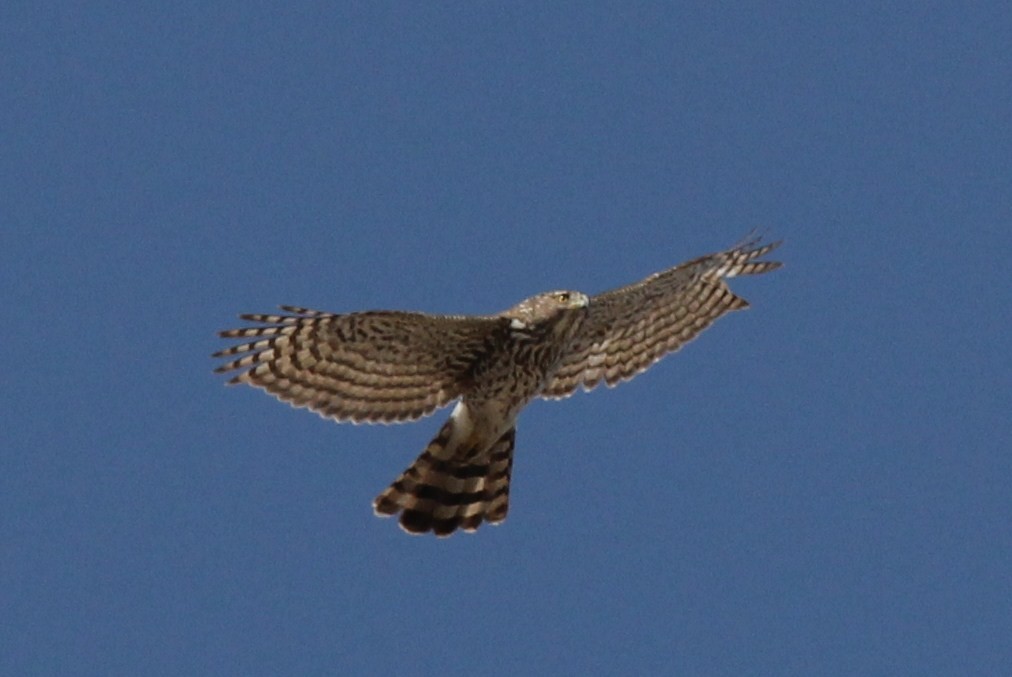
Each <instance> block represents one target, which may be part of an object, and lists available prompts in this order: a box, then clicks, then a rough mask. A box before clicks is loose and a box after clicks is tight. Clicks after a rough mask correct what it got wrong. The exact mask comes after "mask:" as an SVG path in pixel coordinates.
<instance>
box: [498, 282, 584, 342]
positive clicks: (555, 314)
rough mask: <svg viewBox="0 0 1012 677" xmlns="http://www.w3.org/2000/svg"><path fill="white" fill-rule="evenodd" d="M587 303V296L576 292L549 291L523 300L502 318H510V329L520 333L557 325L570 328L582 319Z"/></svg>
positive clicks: (560, 327)
mask: <svg viewBox="0 0 1012 677" xmlns="http://www.w3.org/2000/svg"><path fill="white" fill-rule="evenodd" d="M588 303H590V299H588V298H587V295H586V294H582V293H580V292H578V291H550V292H545V293H544V294H538V295H537V296H532V297H530V298H529V299H524V300H523V301H521V302H520V303H518V304H517V305H515V306H513V307H512V308H510V309H509V310H507V311H506V312H505V313H503V317H508V318H510V320H512V322H511V323H510V327H511V328H512V329H514V330H517V331H521V332H527V331H537V330H539V329H541V330H544V329H548V328H549V327H554V326H557V325H558V327H557V328H558V329H563V328H564V327H563V325H564V326H565V327H569V326H572V325H574V324H575V323H576V321H577V320H578V319H579V318H581V317H583V315H584V314H585V312H586V308H587V304H588ZM563 320H567V321H565V322H563Z"/></svg>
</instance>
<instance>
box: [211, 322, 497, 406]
mask: <svg viewBox="0 0 1012 677" xmlns="http://www.w3.org/2000/svg"><path fill="white" fill-rule="evenodd" d="M281 308H282V310H285V311H287V312H288V313H291V314H288V315H241V316H240V317H241V318H242V319H244V320H246V321H248V322H254V323H257V324H259V325H261V326H255V327H246V328H243V329H229V330H226V331H223V332H221V336H222V337H223V338H252V339H254V340H252V341H250V342H248V343H242V344H239V345H235V346H231V347H229V348H225V349H223V350H219V351H218V352H217V353H215V354H214V357H227V356H231V355H243V354H244V353H245V355H243V356H242V357H238V358H236V359H234V360H232V361H230V362H227V363H225V364H223V365H221V366H220V367H218V368H217V369H215V371H216V372H229V371H240V373H239V374H236V375H235V376H233V377H232V379H231V380H230V381H229V383H230V384H231V383H248V384H250V385H252V386H255V387H258V388H263V389H264V390H266V391H267V392H269V393H271V394H272V395H274V396H275V397H277V398H278V399H280V400H283V401H285V402H289V403H290V404H292V405H293V406H296V407H307V408H309V409H311V410H313V411H315V412H317V413H318V414H320V415H321V416H325V417H327V418H333V419H336V420H339V421H346V420H350V421H355V422H369V423H391V422H396V421H408V420H413V419H416V418H420V417H422V416H425V415H427V414H431V413H432V412H433V411H435V410H436V409H438V408H439V407H441V406H443V405H445V404H448V403H449V402H451V401H453V400H454V399H456V398H457V397H459V396H460V395H461V392H462V388H463V387H464V386H465V385H466V380H467V378H468V370H469V368H470V366H471V364H472V363H473V362H474V360H475V358H476V357H478V356H479V355H482V354H484V353H485V352H487V351H488V350H490V349H491V348H492V347H493V343H494V341H495V340H496V337H497V335H498V332H497V331H496V329H497V328H499V327H502V326H503V325H504V324H505V323H507V322H508V321H507V320H503V319H501V318H499V319H496V318H486V317H451V316H438V315H425V314H422V313H404V312H394V311H372V312H364V313H350V314H347V315H335V314H332V313H324V312H320V311H316V310H309V309H306V308H295V307H292V306H282V307H281Z"/></svg>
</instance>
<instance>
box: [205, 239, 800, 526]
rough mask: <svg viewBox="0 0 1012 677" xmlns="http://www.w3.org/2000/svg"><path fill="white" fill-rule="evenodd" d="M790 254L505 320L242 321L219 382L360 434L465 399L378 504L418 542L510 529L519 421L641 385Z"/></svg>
mask: <svg viewBox="0 0 1012 677" xmlns="http://www.w3.org/2000/svg"><path fill="white" fill-rule="evenodd" d="M779 244H780V243H779V242H775V243H772V244H767V245H760V244H759V242H758V239H752V240H748V241H745V242H743V243H741V244H739V245H737V246H736V247H733V248H731V249H729V250H727V251H723V252H718V253H716V254H710V255H708V256H703V257H700V258H698V259H694V260H692V261H689V262H687V263H683V264H681V265H679V266H676V267H674V268H671V269H669V270H666V271H664V272H661V273H657V274H654V275H651V276H650V277H648V278H646V279H645V280H643V281H641V282H638V283H636V284H632V285H629V286H626V287H621V288H619V289H615V290H612V291H609V292H605V293H603V294H600V295H598V296H594V297H592V298H588V297H587V296H585V295H584V294H581V293H580V292H570V291H557V292H548V293H545V294H539V295H537V296H533V297H531V298H529V299H527V300H525V301H523V302H521V303H519V304H518V305H516V306H514V307H513V308H511V309H509V310H507V311H505V312H503V313H499V314H497V315H491V316H485V317H464V316H439V315H427V314H423V313H408V312H394V311H370V312H362V313H349V314H343V315H338V314H333V313H325V312H320V311H315V310H308V309H306V308H297V307H293V306H282V309H283V310H284V311H286V313H287V314H282V315H241V316H240V317H241V318H242V319H244V320H247V321H249V322H252V323H256V324H257V325H259V326H253V327H246V328H242V329H230V330H227V331H223V332H221V336H222V337H224V338H244V339H251V340H249V341H247V342H244V343H241V344H239V345H234V346H231V347H229V348H225V349H223V350H220V351H218V352H217V353H215V357H234V359H232V360H231V361H229V362H226V363H225V364H223V365H221V366H219V367H218V368H217V369H216V370H215V371H217V372H230V371H237V372H238V373H237V374H236V375H235V376H233V377H232V378H231V380H230V381H229V383H247V384H249V385H252V386H255V387H258V388H263V389H264V390H266V391H267V392H269V393H271V394H273V395H274V396H276V397H278V398H279V399H281V400H283V401H286V402H289V403H291V404H292V405H293V406H296V407H306V408H308V409H311V410H313V411H315V412H317V413H319V414H320V415H321V416H325V417H327V418H333V419H335V420H338V421H353V422H358V423H394V422H400V421H409V420H414V419H417V418H420V417H422V416H426V415H428V414H431V413H432V412H434V411H435V410H436V409H438V408H440V407H443V406H445V405H447V404H449V403H451V402H453V401H455V400H456V401H457V405H456V407H455V408H454V410H453V412H452V414H451V416H450V418H449V420H447V422H446V423H445V424H444V425H443V427H442V428H441V429H440V431H439V433H438V434H437V435H436V437H435V438H434V439H433V440H432V441H431V442H430V443H429V445H428V446H427V447H426V449H425V451H424V452H422V454H421V456H419V457H418V458H417V459H416V460H415V462H414V463H413V464H412V465H411V466H409V467H408V469H407V470H405V471H404V473H402V474H401V476H400V477H399V478H398V479H397V480H396V481H395V482H394V483H393V484H391V485H390V487H388V488H387V489H386V490H385V491H383V493H381V494H380V495H379V496H378V497H377V498H376V500H375V501H374V504H373V505H374V508H375V510H376V513H377V514H381V515H396V514H398V513H399V514H400V524H401V526H402V527H403V528H404V529H405V530H406V531H408V532H410V533H425V532H429V531H431V532H433V533H435V534H436V535H437V536H446V535H449V534H451V533H453V532H454V531H455V530H457V529H463V530H465V531H473V530H475V529H477V528H478V526H480V525H481V524H482V522H489V523H492V524H497V523H499V522H501V521H502V520H503V519H505V517H506V512H507V510H508V508H509V482H510V472H511V469H512V463H513V446H514V443H515V438H516V427H515V426H516V418H517V415H518V414H519V413H520V411H521V410H522V409H523V407H524V406H525V405H526V404H527V403H528V402H529V401H530V400H531V399H533V398H535V397H545V398H561V397H567V396H569V395H571V394H572V393H574V392H575V391H576V390H577V389H578V388H580V387H582V388H584V389H585V390H590V389H592V388H594V387H595V386H596V385H598V384H599V383H606V384H607V385H609V386H613V385H615V384H617V383H619V382H620V381H623V380H626V379H629V378H632V377H633V376H635V375H636V374H638V373H640V372H642V371H643V370H645V369H646V368H647V367H649V366H650V365H651V364H653V363H654V362H656V361H657V360H659V359H660V358H661V357H663V356H664V355H666V354H667V353H670V352H672V351H675V350H677V349H678V348H680V347H681V346H682V345H683V344H685V343H686V342H687V341H689V340H691V339H693V338H694V337H695V336H696V335H697V334H699V332H701V331H702V330H703V329H705V328H706V327H708V326H709V325H710V324H711V323H712V322H713V321H714V320H716V319H717V318H718V317H720V316H721V315H723V314H725V313H727V312H729V311H731V310H739V309H742V308H745V307H747V306H748V303H747V302H746V301H745V300H744V299H742V298H741V297H739V296H736V295H735V294H734V293H733V292H731V290H730V289H729V288H728V287H727V284H726V282H725V278H730V277H734V276H736V275H756V274H760V273H765V272H768V271H770V270H774V269H776V268H778V267H779V266H780V264H779V263H777V262H772V261H759V260H758V259H759V258H760V257H762V256H763V255H764V254H767V253H768V252H770V251H772V250H773V249H774V248H775V247H777V246H778V245H779Z"/></svg>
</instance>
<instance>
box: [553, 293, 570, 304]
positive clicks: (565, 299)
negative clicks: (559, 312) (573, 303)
mask: <svg viewBox="0 0 1012 677" xmlns="http://www.w3.org/2000/svg"><path fill="white" fill-rule="evenodd" d="M555 298H557V299H559V300H560V301H562V302H563V303H568V302H569V292H568V291H564V292H561V293H559V294H556V295H555Z"/></svg>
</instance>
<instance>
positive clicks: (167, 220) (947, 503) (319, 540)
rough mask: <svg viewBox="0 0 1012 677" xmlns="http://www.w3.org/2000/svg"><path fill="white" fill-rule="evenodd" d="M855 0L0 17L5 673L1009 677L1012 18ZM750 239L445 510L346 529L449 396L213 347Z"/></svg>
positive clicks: (20, 10) (553, 407) (110, 11)
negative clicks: (418, 393)
mask: <svg viewBox="0 0 1012 677" xmlns="http://www.w3.org/2000/svg"><path fill="white" fill-rule="evenodd" d="M881 4H882V3H865V2H856V3H843V4H841V5H840V7H836V6H835V5H836V3H752V4H745V3H717V2H711V1H707V2H682V3H649V4H648V3H627V2H615V3H568V2H556V3H510V4H506V3H501V4H491V3H475V2H456V3H406V2H401V3H396V2H395V3H323V2H318V3H294V4H282V3H270V2H257V3H247V2H243V3H239V2H233V3H225V2H219V3H205V2H187V1H182V2H174V3H162V2H129V3H127V2H98V3H87V5H88V6H87V7H85V3H48V4H47V3H28V2H10V3H4V5H3V7H2V9H0V58H2V61H0V78H2V83H0V130H2V131H0V139H2V148H0V191H2V195H0V294H2V296H0V298H2V299H3V311H4V313H3V314H4V321H3V322H2V323H0V345H2V346H3V351H4V360H3V368H2V376H0V397H2V401H3V413H2V414H0V425H2V431H3V432H2V437H0V449H2V455H0V673H3V674H8V675H14V674H96V675H97V674H103V675H111V674H122V675H142V674H143V675H157V674H165V675H220V674H240V673H241V674H247V675H256V674H264V675H268V674H406V675H407V674H434V673H439V674H445V675H473V674H531V673H537V672H543V673H548V672H551V673H553V674H586V673H588V672H590V673H600V674H603V673H610V674H661V673H668V674H687V675H747V674H757V675H758V674H763V675H767V674H799V675H801V674H804V675H812V674H822V675H829V674H851V675H854V674H861V675H900V674H918V675H926V674H960V675H970V674H980V675H984V674H991V675H993V674H999V673H1005V674H1008V673H1009V672H1010V671H1012V644H1010V642H1009V639H1008V638H1009V636H1010V635H1012V576H1010V571H1012V517H1010V516H1012V490H1010V486H1012V454H1010V451H1012V422H1010V421H1012V416H1010V415H1009V412H1010V411H1012V358H1010V354H1009V348H1010V342H1009V334H1010V332H1012V291H1010V284H1009V271H1008V267H1009V264H1008V261H1009V259H1010V255H1012V131H1010V130H1012V123H1010V121H1012V49H1010V45H1012V9H1009V6H1008V5H1007V3H1000V2H990V3H988V2H983V3H956V2H908V3H887V5H888V7H885V8H883V7H881V6H880V5H881ZM756 227H758V228H761V229H763V230H764V232H766V233H767V234H768V235H769V236H770V237H772V238H783V239H784V240H785V243H784V245H783V246H782V247H781V249H780V250H778V251H777V256H776V258H777V259H779V260H782V261H784V263H785V267H784V268H783V269H781V270H779V271H777V272H775V273H772V274H769V275H765V276H762V277H757V278H742V279H737V280H734V281H733V284H732V286H733V288H734V289H735V290H736V291H737V292H738V293H740V294H741V295H743V296H745V297H746V298H747V299H749V301H750V302H751V303H752V308H751V309H750V310H748V311H747V312H744V313H734V314H732V315H730V316H728V317H726V318H724V319H721V320H720V321H718V322H717V323H716V324H715V325H714V326H713V327H712V328H711V329H709V330H708V331H707V332H705V333H704V334H703V335H702V336H701V337H700V338H699V339H697V340H696V341H695V342H693V343H692V344H690V345H689V346H688V347H686V348H685V349H683V350H682V351H681V352H679V353H678V354H677V355H674V356H671V357H668V358H667V359H665V360H664V361H662V362H661V363H660V364H658V365H656V366H655V367H654V368H653V369H652V370H650V371H649V372H648V373H646V374H644V375H642V376H640V377H638V378H637V379H636V380H634V381H632V382H629V383H626V384H624V385H622V386H621V387H619V388H616V389H614V390H607V389H604V390H599V391H595V392H594V393H591V394H589V395H588V394H580V395H577V396H575V397H573V398H572V399H569V400H565V401H563V402H543V401H538V402H535V403H534V404H533V405H531V406H530V407H529V408H528V409H527V410H526V411H525V412H524V414H523V415H522V417H521V419H520V424H519V428H518V430H519V433H518V442H517V457H516V462H515V466H514V474H513V484H512V494H511V497H512V501H511V509H510V514H509V519H508V520H507V521H506V522H505V523H504V524H503V525H502V526H499V527H483V528H482V529H480V530H479V531H478V533H477V534H475V535H467V534H460V535H457V536H454V537H453V538H450V539H446V540H437V539H434V538H431V537H409V536H407V535H405V534H403V533H402V532H401V531H400V530H399V529H398V528H397V526H396V524H395V523H394V521H393V520H380V519H377V518H375V517H374V516H373V515H372V509H371V500H372V498H373V497H374V496H375V495H376V494H377V493H378V492H379V491H380V490H382V489H383V488H384V487H386V486H387V484H389V482H391V481H392V480H393V479H394V478H395V477H396V476H397V474H398V473H399V472H400V471H401V470H402V469H403V468H404V467H405V466H406V465H407V464H408V463H410V462H411V460H412V459H414V457H415V456H416V455H417V454H418V453H419V452H420V451H421V450H422V448H423V447H424V445H425V443H426V442H427V441H428V440H429V439H430V437H431V436H432V435H433V434H434V433H435V431H436V430H437V429H438V428H439V426H440V424H441V423H442V420H443V419H444V417H445V415H446V414H445V413H444V412H441V413H439V414H438V415H437V416H434V417H432V418H429V419H425V420H424V421H422V422H420V423H416V424H412V425H403V426H352V425H340V426H339V425H336V424H334V423H332V422H329V421H324V420H323V419H321V418H319V417H317V416H315V415H313V414H311V413H308V412H306V411H302V410H295V409H292V408H290V407H287V406H284V405H281V404H279V403H278V402H277V401H275V400H274V399H273V398H270V397H267V396H265V395H264V394H263V393H261V392H259V391H256V390H253V389H250V388H231V389H230V388H226V387H224V386H223V385H222V382H223V380H224V379H222V378H220V377H218V376H216V375H214V374H212V373H211V370H212V368H213V367H214V366H215V362H214V361H213V360H212V359H210V353H211V352H213V351H214V350H216V349H218V348H220V347H222V346H223V345H224V342H223V341H221V340H220V339H218V338H217V337H216V335H215V332H216V331H217V330H219V329H223V328H227V327H230V326H234V325H235V324H236V315H237V314H238V313H240V312H270V311H271V310H272V309H273V308H274V307H276V305H277V304H280V303H288V304H296V305H304V306H309V307H316V308H321V309H325V310H330V311H336V312H345V311H353V310H365V309H376V308H386V309H411V310H425V311H430V312H443V313H491V312H496V311H499V310H502V309H504V308H506V307H509V306H511V305H513V304H514V303H516V302H517V301H518V300H520V299H522V298H524V297H526V296H528V295H531V294H533V293H536V292H539V291H542V290H545V289H556V288H572V289H579V290H582V291H585V292H588V293H596V292H600V291H604V290H606V289H610V288H612V287H616V286H620V285H624V284H627V283H630V282H633V281H635V280H638V279H641V278H643V277H645V276H646V275H648V274H650V273H652V272H654V271H657V270H661V269H664V268H667V267H670V266H672V265H675V264H677V263H679V262H681V261H684V260H686V259H689V258H692V257H696V256H699V255H702V254H705V253H709V252H712V251H716V250H719V249H723V248H725V247H727V246H730V245H732V244H734V243H735V242H736V241H738V240H739V239H740V238H741V237H742V236H744V235H745V234H747V233H748V232H749V231H750V230H751V229H753V228H756Z"/></svg>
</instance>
